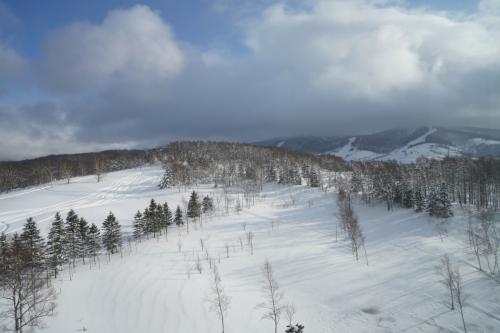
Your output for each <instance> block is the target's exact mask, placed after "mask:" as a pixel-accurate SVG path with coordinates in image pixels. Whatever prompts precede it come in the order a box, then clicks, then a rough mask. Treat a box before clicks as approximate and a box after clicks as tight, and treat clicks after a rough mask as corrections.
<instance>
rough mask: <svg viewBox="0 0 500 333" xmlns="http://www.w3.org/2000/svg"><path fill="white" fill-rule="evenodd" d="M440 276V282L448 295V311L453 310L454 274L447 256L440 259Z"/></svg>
mask: <svg viewBox="0 0 500 333" xmlns="http://www.w3.org/2000/svg"><path fill="white" fill-rule="evenodd" d="M441 275H442V276H443V280H442V281H441V282H442V283H443V284H444V285H445V286H446V288H447V289H448V292H449V293H450V309H451V310H455V273H454V272H453V266H452V264H451V261H450V257H449V256H448V255H447V254H446V255H444V256H443V258H441Z"/></svg>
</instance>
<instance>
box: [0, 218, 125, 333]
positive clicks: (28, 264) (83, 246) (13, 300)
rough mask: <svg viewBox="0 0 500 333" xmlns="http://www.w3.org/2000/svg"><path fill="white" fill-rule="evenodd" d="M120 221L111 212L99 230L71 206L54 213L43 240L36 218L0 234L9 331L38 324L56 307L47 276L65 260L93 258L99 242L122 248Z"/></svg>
mask: <svg viewBox="0 0 500 333" xmlns="http://www.w3.org/2000/svg"><path fill="white" fill-rule="evenodd" d="M121 246H122V234H121V231H120V224H119V223H118V221H117V220H116V218H115V216H114V215H113V213H111V212H110V213H109V215H108V216H107V218H106V220H105V221H104V222H103V224H102V230H100V229H99V228H98V227H97V225H95V224H94V223H92V224H89V223H88V222H87V221H86V220H85V219H84V218H83V217H79V216H78V215H77V214H76V213H75V211H74V210H70V211H69V212H68V214H67V216H66V219H65V220H63V219H62V217H61V215H60V214H59V213H56V214H55V216H54V220H53V221H52V224H51V227H50V231H49V233H48V236H47V239H46V240H45V239H44V237H43V236H42V235H41V233H40V230H39V228H38V226H37V223H36V222H35V221H34V220H33V218H28V220H27V221H26V223H25V224H24V226H23V229H22V232H21V233H20V234H19V233H14V234H13V235H12V236H7V235H5V234H4V233H2V234H1V235H0V291H1V294H2V295H3V298H4V299H6V300H7V301H8V304H7V308H6V310H5V312H4V313H3V315H5V316H7V317H9V318H12V321H13V322H14V324H13V325H12V331H14V332H22V331H23V328H24V327H38V326H39V325H41V320H42V318H43V317H46V316H49V315H51V314H52V312H53V309H54V308H55V295H56V294H55V291H54V290H53V288H52V287H51V279H52V278H54V277H57V275H58V273H59V272H60V271H61V270H62V268H63V265H64V264H65V263H68V266H69V268H71V266H73V267H74V266H75V262H76V260H80V259H81V260H82V261H83V263H85V260H86V259H88V260H91V261H93V262H95V258H96V256H97V255H98V253H99V251H100V250H101V248H102V247H104V248H105V250H106V251H107V252H108V253H109V254H111V253H115V252H118V251H120V249H121Z"/></svg>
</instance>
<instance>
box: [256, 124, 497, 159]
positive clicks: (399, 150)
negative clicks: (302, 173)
mask: <svg viewBox="0 0 500 333" xmlns="http://www.w3.org/2000/svg"><path fill="white" fill-rule="evenodd" d="M256 144H259V145H267V146H277V147H284V148H289V149H293V150H298V151H302V152H308V153H314V154H333V155H337V156H340V157H342V158H344V159H346V160H349V161H364V160H396V161H400V162H402V163H411V162H414V161H416V160H417V158H419V157H427V158H443V157H445V156H473V157H500V130H493V129H483V128H473V127H459V128H445V127H418V128H395V129H390V130H386V131H382V132H377V133H373V134H368V135H357V136H329V137H317V136H300V137H289V138H277V139H271V140H265V141H260V142H257V143H256Z"/></svg>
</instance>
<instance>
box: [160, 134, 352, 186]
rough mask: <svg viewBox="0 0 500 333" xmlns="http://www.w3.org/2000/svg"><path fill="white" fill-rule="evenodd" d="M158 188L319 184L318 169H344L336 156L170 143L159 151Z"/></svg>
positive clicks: (222, 144) (229, 145)
mask: <svg viewBox="0 0 500 333" xmlns="http://www.w3.org/2000/svg"><path fill="white" fill-rule="evenodd" d="M162 152H163V154H162V156H161V159H162V161H163V163H164V167H165V176H164V179H163V180H162V183H161V184H160V187H161V188H166V187H171V186H190V185H196V184H199V183H212V184H214V185H215V187H218V186H224V187H232V186H242V185H243V187H245V186H252V185H253V186H257V187H261V186H262V184H263V183H265V182H277V183H280V184H293V185H300V184H302V183H304V182H306V183H307V184H309V185H310V186H313V187H318V186H320V177H321V174H320V170H331V171H334V170H335V171H341V170H345V167H346V165H345V163H344V161H343V160H342V159H340V158H338V157H335V156H327V155H325V156H315V155H309V154H304V153H299V152H296V151H292V150H288V149H283V148H275V147H261V146H254V145H246V144H238V143H227V142H202V141H191V142H185V141H183V142H173V143H171V144H169V145H168V146H166V147H165V148H164V149H163V150H162Z"/></svg>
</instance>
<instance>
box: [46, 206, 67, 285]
mask: <svg viewBox="0 0 500 333" xmlns="http://www.w3.org/2000/svg"><path fill="white" fill-rule="evenodd" d="M64 239H65V234H64V222H63V219H62V218H61V215H60V214H59V212H57V213H56V215H55V216H54V220H53V221H52V225H51V226H50V230H49V234H48V236H47V260H48V264H49V266H50V267H51V268H52V269H53V270H54V276H56V277H57V273H58V267H59V266H61V265H62V264H63V263H64V259H65V258H64Z"/></svg>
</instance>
